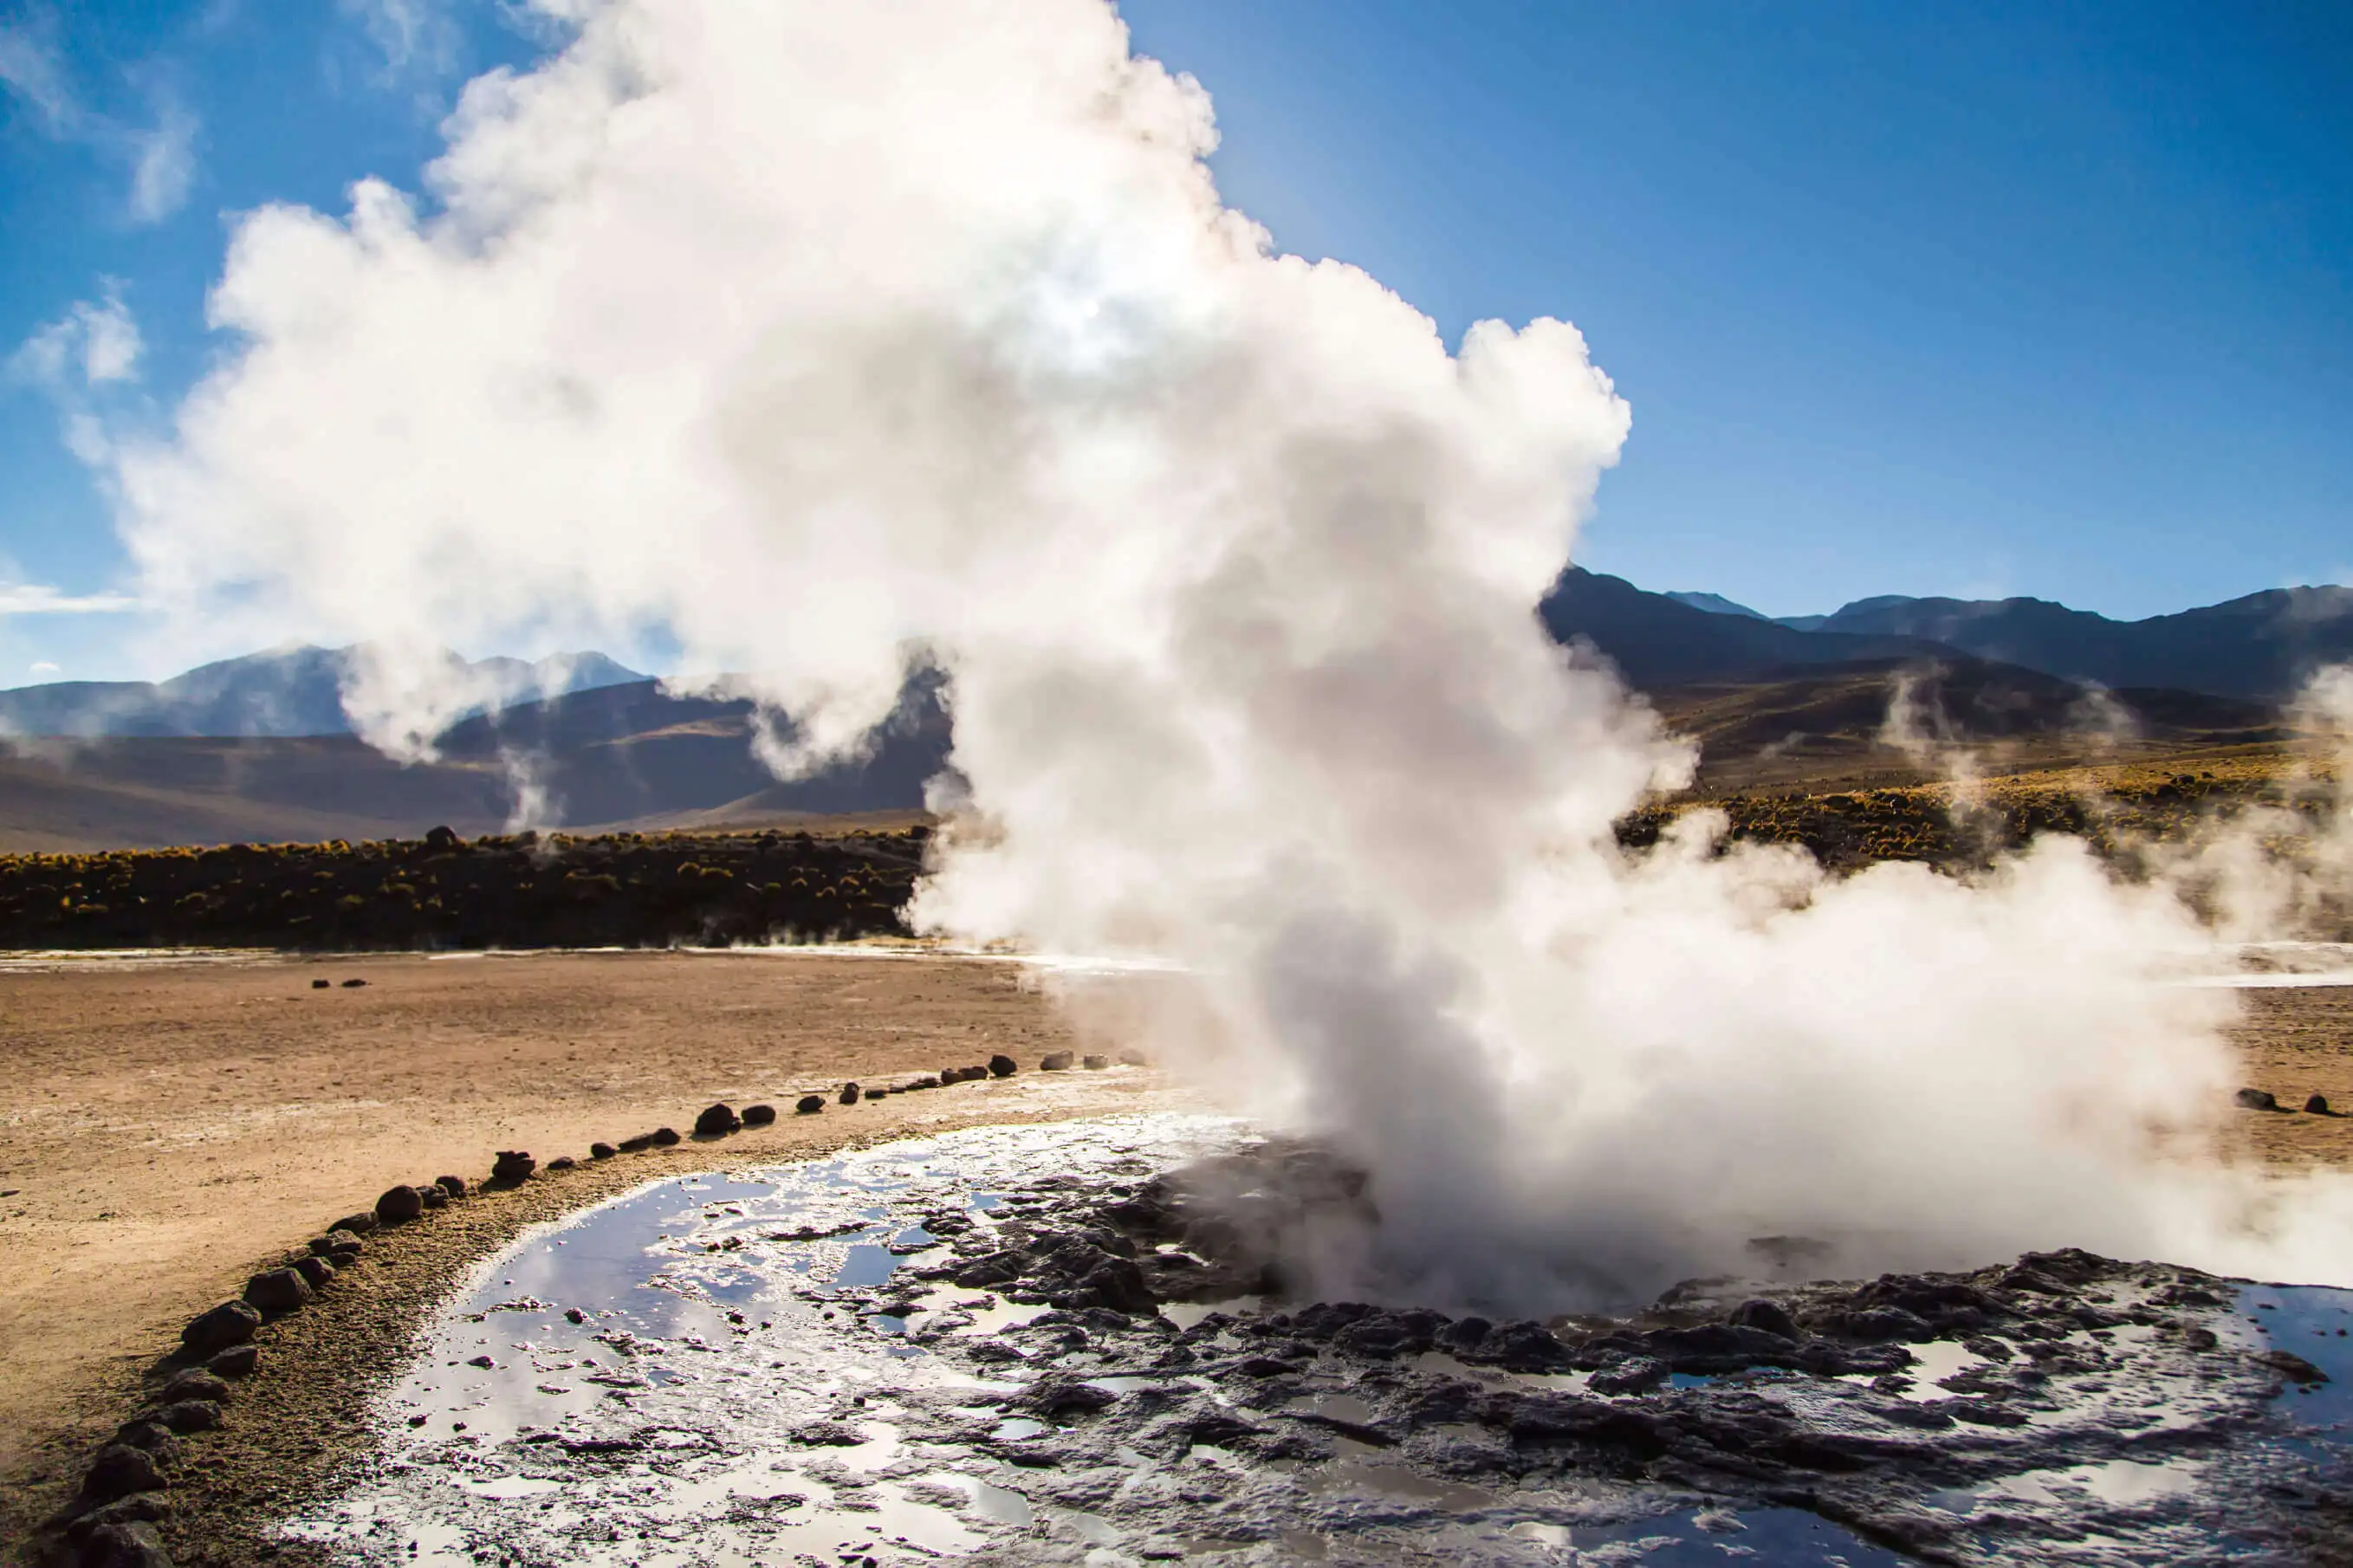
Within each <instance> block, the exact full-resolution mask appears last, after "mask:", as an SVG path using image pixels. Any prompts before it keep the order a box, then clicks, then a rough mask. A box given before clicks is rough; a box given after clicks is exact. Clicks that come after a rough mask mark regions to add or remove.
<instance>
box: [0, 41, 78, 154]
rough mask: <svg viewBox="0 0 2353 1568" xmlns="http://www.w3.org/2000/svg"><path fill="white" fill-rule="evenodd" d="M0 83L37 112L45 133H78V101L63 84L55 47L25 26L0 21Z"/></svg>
mask: <svg viewBox="0 0 2353 1568" xmlns="http://www.w3.org/2000/svg"><path fill="white" fill-rule="evenodd" d="M0 86H5V88H7V89H8V90H9V91H10V92H12V93H14V94H15V95H16V97H17V98H18V99H19V100H22V101H23V102H24V103H25V104H26V106H28V107H29V108H30V109H31V110H33V112H34V113H35V114H37V115H38V116H39V117H40V120H41V122H42V129H43V130H44V131H46V132H47V133H48V134H49V135H51V136H53V137H56V138H58V139H59V140H65V139H67V138H70V137H75V136H78V135H79V133H80V131H81V127H82V124H83V120H84V117H83V114H82V110H81V105H80V103H79V101H78V100H76V99H75V98H74V95H73V90H72V89H70V88H69V87H68V86H67V85H66V79H65V72H64V70H63V68H61V67H60V66H59V64H58V55H57V51H56V50H55V49H53V48H51V47H49V46H48V45H47V44H46V43H44V42H42V40H40V39H39V38H37V37H34V36H33V34H32V33H31V32H30V31H29V30H27V29H26V28H24V27H19V26H7V25H5V24H0Z"/></svg>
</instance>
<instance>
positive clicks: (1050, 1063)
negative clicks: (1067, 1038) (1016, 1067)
mask: <svg viewBox="0 0 2353 1568" xmlns="http://www.w3.org/2000/svg"><path fill="white" fill-rule="evenodd" d="M1078 1059H1079V1058H1078V1056H1077V1054H1076V1053H1075V1052H1071V1051H1049V1052H1047V1053H1046V1054H1045V1055H1044V1056H1042V1057H1039V1058H1038V1070H1039V1072H1066V1071H1068V1070H1069V1069H1070V1067H1071V1063H1073V1062H1075V1061H1077V1060H1078Z"/></svg>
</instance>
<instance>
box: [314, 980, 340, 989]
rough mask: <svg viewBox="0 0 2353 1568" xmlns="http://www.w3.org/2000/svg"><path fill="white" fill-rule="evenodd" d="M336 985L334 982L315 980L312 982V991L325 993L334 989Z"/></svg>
mask: <svg viewBox="0 0 2353 1568" xmlns="http://www.w3.org/2000/svg"><path fill="white" fill-rule="evenodd" d="M334 984H335V983H334V982H333V981H332V980H313V981H312V982H311V990H313V991H325V990H328V989H330V988H332V986H333V985H334Z"/></svg>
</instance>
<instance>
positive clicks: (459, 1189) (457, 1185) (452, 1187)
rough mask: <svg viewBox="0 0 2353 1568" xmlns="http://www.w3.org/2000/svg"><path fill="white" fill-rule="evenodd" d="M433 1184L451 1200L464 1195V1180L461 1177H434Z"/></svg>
mask: <svg viewBox="0 0 2353 1568" xmlns="http://www.w3.org/2000/svg"><path fill="white" fill-rule="evenodd" d="M433 1184H434V1185H435V1186H437V1187H438V1188H440V1189H441V1190H442V1191H443V1192H444V1193H447V1194H448V1195H449V1196H451V1197H453V1198H462V1197H464V1196H465V1195H466V1178H465V1177H463V1176H436V1177H434V1178H433Z"/></svg>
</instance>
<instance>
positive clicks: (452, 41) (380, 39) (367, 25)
mask: <svg viewBox="0 0 2353 1568" xmlns="http://www.w3.org/2000/svg"><path fill="white" fill-rule="evenodd" d="M338 4H339V5H340V7H341V9H342V11H343V15H345V16H349V17H351V18H353V20H354V21H356V22H358V23H359V25H360V26H361V28H362V29H363V30H364V31H365V32H366V34H367V36H368V41H369V42H370V43H372V44H374V45H375V47H376V51H377V52H378V53H379V54H381V55H383V57H384V75H385V79H387V80H391V81H398V80H414V79H420V78H423V79H438V78H440V77H444V76H447V75H448V73H449V72H451V71H453V70H455V69H456V68H457V66H458V55H459V45H460V44H461V42H462V41H463V35H462V34H460V33H459V28H458V21H457V18H456V16H453V15H452V14H451V9H450V6H449V4H448V0H338Z"/></svg>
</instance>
